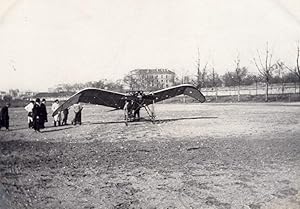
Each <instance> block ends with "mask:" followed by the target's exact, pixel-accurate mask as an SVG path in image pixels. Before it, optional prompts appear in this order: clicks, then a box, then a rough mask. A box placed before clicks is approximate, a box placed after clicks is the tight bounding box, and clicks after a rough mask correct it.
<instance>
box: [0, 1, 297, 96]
mask: <svg viewBox="0 0 300 209" xmlns="http://www.w3.org/2000/svg"><path fill="white" fill-rule="evenodd" d="M298 40H300V1H299V0H151V1H149V0H16V1H13V0H0V90H8V89H9V88H19V89H22V90H26V89H31V90H39V91H45V90H47V89H48V88H49V87H52V86H54V85H56V84H59V83H74V82H86V81H94V80H99V79H105V78H106V79H111V80H116V79H120V78H122V77H123V76H124V75H125V74H126V73H128V72H129V71H130V70H133V69H136V68H168V69H170V70H173V71H175V72H176V73H177V74H178V75H180V76H181V75H185V74H188V75H192V74H195V73H196V66H195V64H196V60H197V49H198V48H199V50H200V58H201V62H202V64H204V63H206V62H208V64H209V67H212V66H214V67H215V69H216V71H217V72H218V73H220V74H223V73H224V72H226V71H228V70H232V69H233V67H234V59H236V56H237V54H238V53H239V54H240V59H241V65H243V66H246V67H248V69H249V71H252V72H255V66H254V65H253V63H251V59H252V58H253V56H255V55H256V50H260V51H261V53H263V52H264V49H265V47H266V42H268V43H269V46H270V48H271V49H272V50H273V57H274V60H277V59H281V60H283V61H285V62H286V63H288V64H289V65H294V64H295V58H296V43H297V41H298Z"/></svg>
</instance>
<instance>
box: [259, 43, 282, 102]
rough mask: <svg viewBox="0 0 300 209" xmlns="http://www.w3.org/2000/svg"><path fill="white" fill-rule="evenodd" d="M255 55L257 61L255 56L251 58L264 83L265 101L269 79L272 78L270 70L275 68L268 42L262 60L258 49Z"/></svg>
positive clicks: (267, 95) (266, 99) (267, 97)
mask: <svg viewBox="0 0 300 209" xmlns="http://www.w3.org/2000/svg"><path fill="white" fill-rule="evenodd" d="M257 56H258V61H257V59H256V58H255V57H254V58H253V61H254V63H255V66H256V68H257V70H258V72H259V74H260V75H261V76H262V78H263V80H264V82H265V84H266V97H265V101H266V102H267V101H269V84H270V80H271V78H272V72H273V71H274V69H276V67H277V65H276V64H272V53H270V51H269V46H268V43H267V47H266V54H265V58H264V60H263V59H262V57H261V55H260V53H259V51H258V50H257Z"/></svg>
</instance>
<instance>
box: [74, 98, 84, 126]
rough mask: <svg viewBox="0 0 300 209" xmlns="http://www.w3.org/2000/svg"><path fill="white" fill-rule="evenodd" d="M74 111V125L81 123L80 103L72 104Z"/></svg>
mask: <svg viewBox="0 0 300 209" xmlns="http://www.w3.org/2000/svg"><path fill="white" fill-rule="evenodd" d="M73 109H74V113H75V118H74V120H73V122H72V123H73V124H74V125H76V124H77V123H78V124H79V125H81V111H82V109H83V107H82V106H81V105H80V103H77V104H74V105H73Z"/></svg>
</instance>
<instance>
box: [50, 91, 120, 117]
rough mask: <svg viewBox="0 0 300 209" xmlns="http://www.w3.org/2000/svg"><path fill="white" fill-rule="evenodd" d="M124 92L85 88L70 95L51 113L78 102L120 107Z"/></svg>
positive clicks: (54, 113)
mask: <svg viewBox="0 0 300 209" xmlns="http://www.w3.org/2000/svg"><path fill="white" fill-rule="evenodd" d="M124 96H125V94H122V93H118V92H113V91H107V90H103V89H96V88H87V89H83V90H81V91H79V92H78V93H76V94H74V95H73V96H71V97H70V98H69V99H68V100H67V101H65V102H64V103H63V104H62V105H60V106H59V107H58V109H57V110H55V111H54V112H53V114H52V116H54V115H56V114H57V113H58V112H60V111H63V110H64V109H66V108H68V107H70V106H72V105H73V104H76V103H78V102H82V103H88V104H98V105H103V106H107V107H113V108H115V109H122V108H123V107H124V105H125V100H124V99H123V98H124Z"/></svg>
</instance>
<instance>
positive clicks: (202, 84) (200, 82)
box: [196, 48, 207, 90]
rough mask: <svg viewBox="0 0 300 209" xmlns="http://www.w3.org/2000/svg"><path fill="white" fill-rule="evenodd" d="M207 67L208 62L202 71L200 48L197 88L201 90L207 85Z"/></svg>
mask: <svg viewBox="0 0 300 209" xmlns="http://www.w3.org/2000/svg"><path fill="white" fill-rule="evenodd" d="M206 68H207V62H206V64H205V65H204V67H203V69H202V72H201V67H200V52H199V48H198V58H197V75H196V77H197V80H196V88H197V89H199V90H201V88H203V87H205V84H206V77H207V72H206Z"/></svg>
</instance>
